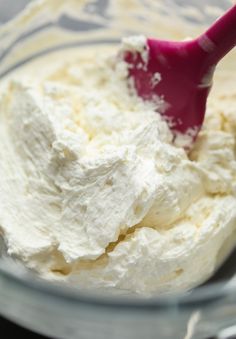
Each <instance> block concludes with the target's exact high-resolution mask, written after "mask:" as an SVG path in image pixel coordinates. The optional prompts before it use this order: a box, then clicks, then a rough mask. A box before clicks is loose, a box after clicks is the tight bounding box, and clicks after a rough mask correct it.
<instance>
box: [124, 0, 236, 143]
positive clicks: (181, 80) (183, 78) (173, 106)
mask: <svg viewBox="0 0 236 339" xmlns="http://www.w3.org/2000/svg"><path fill="white" fill-rule="evenodd" d="M235 44H236V5H235V6H233V7H232V8H231V9H229V10H228V12H226V13H225V14H224V15H223V16H222V17H221V18H219V19H218V20H217V21H216V22H215V23H214V24H213V25H212V26H211V27H210V28H209V29H208V30H207V31H206V32H205V33H204V34H202V35H201V36H200V37H198V38H197V39H194V40H189V41H182V42H175V41H164V40H157V39H147V51H148V56H147V60H144V59H143V58H142V56H141V54H139V53H138V52H132V51H127V52H126V53H125V60H126V62H128V64H129V72H130V73H129V74H130V77H131V78H133V80H134V85H135V88H136V91H137V93H138V95H139V96H141V97H142V98H143V99H144V100H153V99H155V97H156V96H158V97H162V98H163V99H164V101H165V103H166V107H165V110H164V112H162V113H163V115H164V117H165V118H166V120H167V121H168V122H169V126H170V128H171V130H172V131H173V134H174V135H176V134H177V133H178V134H179V133H182V134H189V135H190V136H192V140H194V139H195V138H196V136H197V134H198V132H199V130H200V128H201V126H202V123H203V120H204V115H205V109H206V101H207V96H208V94H209V91H210V88H211V84H212V77H213V72H214V69H215V66H216V65H217V63H218V62H219V61H220V60H221V59H222V58H223V57H224V56H225V55H226V54H227V53H228V52H229V51H230V50H231V49H232V48H233V47H234V46H235ZM235 67H236V61H235ZM157 73H160V75H161V80H160V81H159V82H155V76H156V74H157ZM235 81H236V79H235ZM187 146H188V145H187Z"/></svg>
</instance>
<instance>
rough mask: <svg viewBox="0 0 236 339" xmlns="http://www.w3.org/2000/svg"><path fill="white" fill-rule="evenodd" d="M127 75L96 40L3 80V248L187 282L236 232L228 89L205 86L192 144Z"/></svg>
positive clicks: (136, 280)
mask: <svg viewBox="0 0 236 339" xmlns="http://www.w3.org/2000/svg"><path fill="white" fill-rule="evenodd" d="M98 49H99V51H98ZM113 52H114V51H113ZM97 55H99V57H97ZM55 60H56V62H55ZM38 69H41V70H42V71H41V72H40V74H38V73H39V72H38ZM17 72H18V73H17ZM126 77H127V67H126V65H125V64H124V63H123V62H119V63H117V64H116V63H114V59H113V58H112V57H111V56H110V51H109V50H108V49H106V48H102V47H100V48H99V47H96V49H95V50H94V51H89V50H86V51H85V52H82V51H79V50H78V51H76V52H74V53H72V52H71V51H70V52H69V53H66V52H61V54H60V53H59V52H57V53H56V54H54V55H51V57H49V56H47V57H45V58H42V59H41V60H39V61H36V62H34V63H32V65H28V66H25V67H24V68H22V70H21V71H16V72H15V73H14V74H13V75H12V76H11V77H10V78H9V79H7V80H5V83H4V84H2V88H1V98H0V110H1V113H0V225H1V230H2V233H3V236H4V239H5V242H6V244H7V248H8V253H9V254H10V255H12V256H16V257H18V258H20V259H21V260H22V261H23V262H24V263H25V264H26V265H27V266H28V267H30V268H33V269H35V270H36V271H38V272H39V274H40V275H41V276H42V277H45V278H47V279H51V280H54V279H59V280H64V281H66V282H68V283H71V284H74V285H75V286H82V287H86V288H87V287H89V288H91V287H93V288H106V289H114V290H120V291H122V292H124V291H126V292H127V291H128V292H134V293H150V292H155V293H164V292H170V291H171V292H175V291H180V290H185V289H189V288H191V287H193V286H196V285H197V284H199V283H201V282H202V281H204V280H205V279H207V278H208V277H209V276H210V275H211V274H212V273H213V272H214V271H215V269H216V267H218V265H219V264H220V263H221V262H222V260H223V259H224V258H225V257H226V256H227V255H228V253H229V252H230V251H231V250H232V248H233V246H234V244H235V240H236V239H235V230H236V195H235V182H236V181H235V179H236V175H235V173H236V161H235V131H236V118H235V104H234V100H235V99H233V95H235V92H233V93H234V94H233V95H232V96H231V97H230V96H228V97H227V98H225V99H222V98H220V99H219V97H220V95H221V96H222V93H221V94H217V93H216V95H215V96H213V97H212V102H211V105H210V109H209V112H208V116H207V118H206V123H205V126H204V129H203V131H202V132H201V133H200V135H199V137H198V140H197V143H196V145H195V147H194V149H193V151H192V153H191V154H190V155H189V156H187V154H186V152H185V151H184V149H182V148H181V147H176V146H174V145H172V142H171V140H172V136H171V132H170V131H169V129H168V126H167V124H166V123H165V122H164V121H163V120H162V119H161V117H160V115H159V114H157V113H156V112H155V107H154V105H153V104H151V103H147V102H143V101H142V99H140V98H139V97H137V96H136V95H135V94H134V93H132V94H131V93H130V91H129V88H128V83H127V81H126ZM227 100H228V101H227ZM229 103H230V105H229ZM221 106H222V107H221ZM223 112H224V113H223Z"/></svg>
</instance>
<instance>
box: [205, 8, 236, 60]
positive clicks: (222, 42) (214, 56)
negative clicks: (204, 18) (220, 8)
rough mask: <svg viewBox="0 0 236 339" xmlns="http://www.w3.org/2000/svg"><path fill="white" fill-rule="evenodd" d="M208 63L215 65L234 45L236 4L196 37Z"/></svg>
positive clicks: (235, 40)
mask: <svg viewBox="0 0 236 339" xmlns="http://www.w3.org/2000/svg"><path fill="white" fill-rule="evenodd" d="M198 43H199V45H200V46H201V48H202V49H203V50H204V51H205V52H207V59H208V63H209V64H212V65H216V64H217V63H218V62H219V61H220V60H221V59H222V58H223V57H224V56H225V55H226V54H227V53H228V52H229V51H230V50H231V49H232V48H234V47H235V45H236V5H234V6H233V7H232V8H230V9H229V10H228V11H227V12H226V13H225V14H224V15H223V16H222V17H220V18H219V19H218V20H217V21H216V22H215V23H214V24H213V25H212V26H211V27H210V28H209V29H208V30H207V31H206V32H205V33H204V34H202V35H201V36H200V37H199V38H198Z"/></svg>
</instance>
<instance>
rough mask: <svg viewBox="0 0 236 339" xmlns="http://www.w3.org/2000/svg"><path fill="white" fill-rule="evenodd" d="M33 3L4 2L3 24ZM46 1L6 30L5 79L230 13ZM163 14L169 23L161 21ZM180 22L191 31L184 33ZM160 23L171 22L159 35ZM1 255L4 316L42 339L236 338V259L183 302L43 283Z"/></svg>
mask: <svg viewBox="0 0 236 339" xmlns="http://www.w3.org/2000/svg"><path fill="white" fill-rule="evenodd" d="M27 2H28V1H27V0H22V1H19V2H17V7H16V2H14V1H13V0H12V1H8V2H5V1H0V12H1V14H0V22H1V20H2V21H7V20H9V19H13V16H15V14H16V12H17V11H18V10H19V7H20V6H19V4H21V6H23V5H24V4H25V3H27ZM46 2H47V1H41V2H40V3H39V5H38V7H37V8H36V10H34V17H33V18H31V17H30V16H29V15H28V12H27V13H25V15H24V17H23V18H22V17H17V18H16V19H15V21H14V22H12V21H8V22H7V23H6V24H4V25H3V26H2V28H1V30H0V77H1V78H2V77H4V76H5V75H6V74H7V73H9V72H11V71H12V70H14V69H15V68H17V67H20V66H21V65H23V64H25V63H26V62H29V61H30V60H32V59H34V58H36V57H39V56H41V55H43V54H46V53H50V52H51V51H55V50H59V49H63V48H71V47H75V46H76V47H78V46H80V48H83V46H86V45H95V44H96V45H97V44H103V43H117V42H118V41H119V40H120V38H121V37H122V36H124V35H128V34H137V33H145V34H146V35H147V36H150V35H156V36H160V37H165V38H171V37H173V36H172V35H173V32H175V38H183V37H184V36H189V35H194V34H197V31H198V30H200V29H201V28H202V27H203V26H204V25H206V24H207V23H209V22H211V21H212V20H213V19H214V18H215V17H216V16H217V15H218V14H219V13H220V9H219V7H220V8H221V9H226V8H228V7H229V6H230V1H228V0H225V1H223V0H219V1H216V0H211V1H208V2H207V5H205V1H204V0H195V1H194V0H191V1H187V0H185V1H184V0H175V1H174V0H162V1H161V0H159V1H158V0H133V1H131V0H129V1H127V2H125V1H122V0H113V4H114V3H116V5H117V4H121V3H123V4H126V3H127V11H126V12H123V14H122V15H123V16H121V14H120V12H119V8H117V9H116V12H115V14H116V15H114V13H113V14H112V13H111V12H110V11H109V3H110V2H112V1H108V0H100V1H87V2H86V4H84V5H81V4H82V3H83V2H82V1H78V0H77V1H75V0H74V1H73V0H70V1H59V0H57V1H56V2H57V5H58V6H57V7H55V6H53V5H52V6H50V5H47V6H49V7H48V8H46V5H45V3H46ZM132 2H134V3H136V5H137V4H139V6H140V10H137V12H136V10H133V9H132V8H133V7H132V6H131V5H132ZM49 3H51V1H48V4H49ZM68 3H72V4H73V6H74V7H73V9H72V10H68V8H66V7H65V6H64V5H65V4H67V5H68ZM79 3H80V5H79ZM6 4H7V5H6ZM59 4H61V7H60V6H59ZM76 6H77V7H78V6H79V7H80V8H78V9H76ZM118 7H119V6H118ZM14 8H15V10H14ZM1 9H2V10H1ZM3 9H4V10H5V12H4V10H3ZM157 12H158V13H161V16H160V15H159V16H158V17H156V16H155V13H157ZM4 13H5V15H3V14H4ZM180 17H182V18H184V19H185V22H186V25H185V26H184V25H183V27H182V29H181V31H178V29H177V27H178V25H177V21H178V20H179V19H178V18H180ZM157 19H158V20H159V19H161V20H163V21H164V23H165V24H164V27H165V29H162V30H161V31H159V33H158V22H157V21H156V20H157ZM156 22H157V27H156V29H154V28H155V23H156ZM0 248H1V249H2V256H1V259H0V314H1V315H3V316H5V317H7V318H8V319H11V320H13V321H14V322H16V323H18V324H20V325H22V326H25V327H27V328H29V329H32V330H34V331H37V332H39V333H42V334H45V335H48V336H52V337H55V338H65V339H87V338H88V339H91V338H96V339H100V338H101V339H105V338H109V339H118V338H119V339H120V338H122V339H126V338H127V339H131V338H133V339H134V338H135V339H139V338H140V339H143V338H150V339H151V338H153V339H154V338H155V339H157V338H159V339H164V338H170V339H184V338H185V339H190V338H195V339H197V338H199V339H203V338H209V337H214V338H221V339H222V338H235V336H236V283H235V284H234V279H233V278H231V279H230V282H229V280H227V279H226V278H229V277H230V276H232V274H233V273H234V271H235V259H232V258H231V259H230V261H228V264H227V265H226V266H224V267H223V269H221V270H220V272H219V273H218V274H217V275H216V277H215V279H211V281H210V282H208V283H207V284H205V285H204V286H201V287H199V288H197V289H195V290H194V291H191V292H188V293H185V294H183V295H175V296H169V297H150V298H145V297H129V296H119V297H118V296H111V295H108V294H98V293H96V292H95V291H94V292H92V291H91V292H88V291H86V292H85V291H81V290H78V289H74V288H68V287H65V286H58V285H55V284H52V283H48V282H46V281H42V280H40V279H38V278H37V277H36V276H35V275H34V274H32V273H31V272H28V271H27V270H26V269H24V268H22V267H21V266H20V265H19V263H15V262H14V261H13V260H11V259H7V258H5V255H4V244H3V243H2V245H1V244H0ZM222 279H223V280H222ZM218 280H219V281H218ZM234 325H235V327H234ZM234 335H235V336H234Z"/></svg>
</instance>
